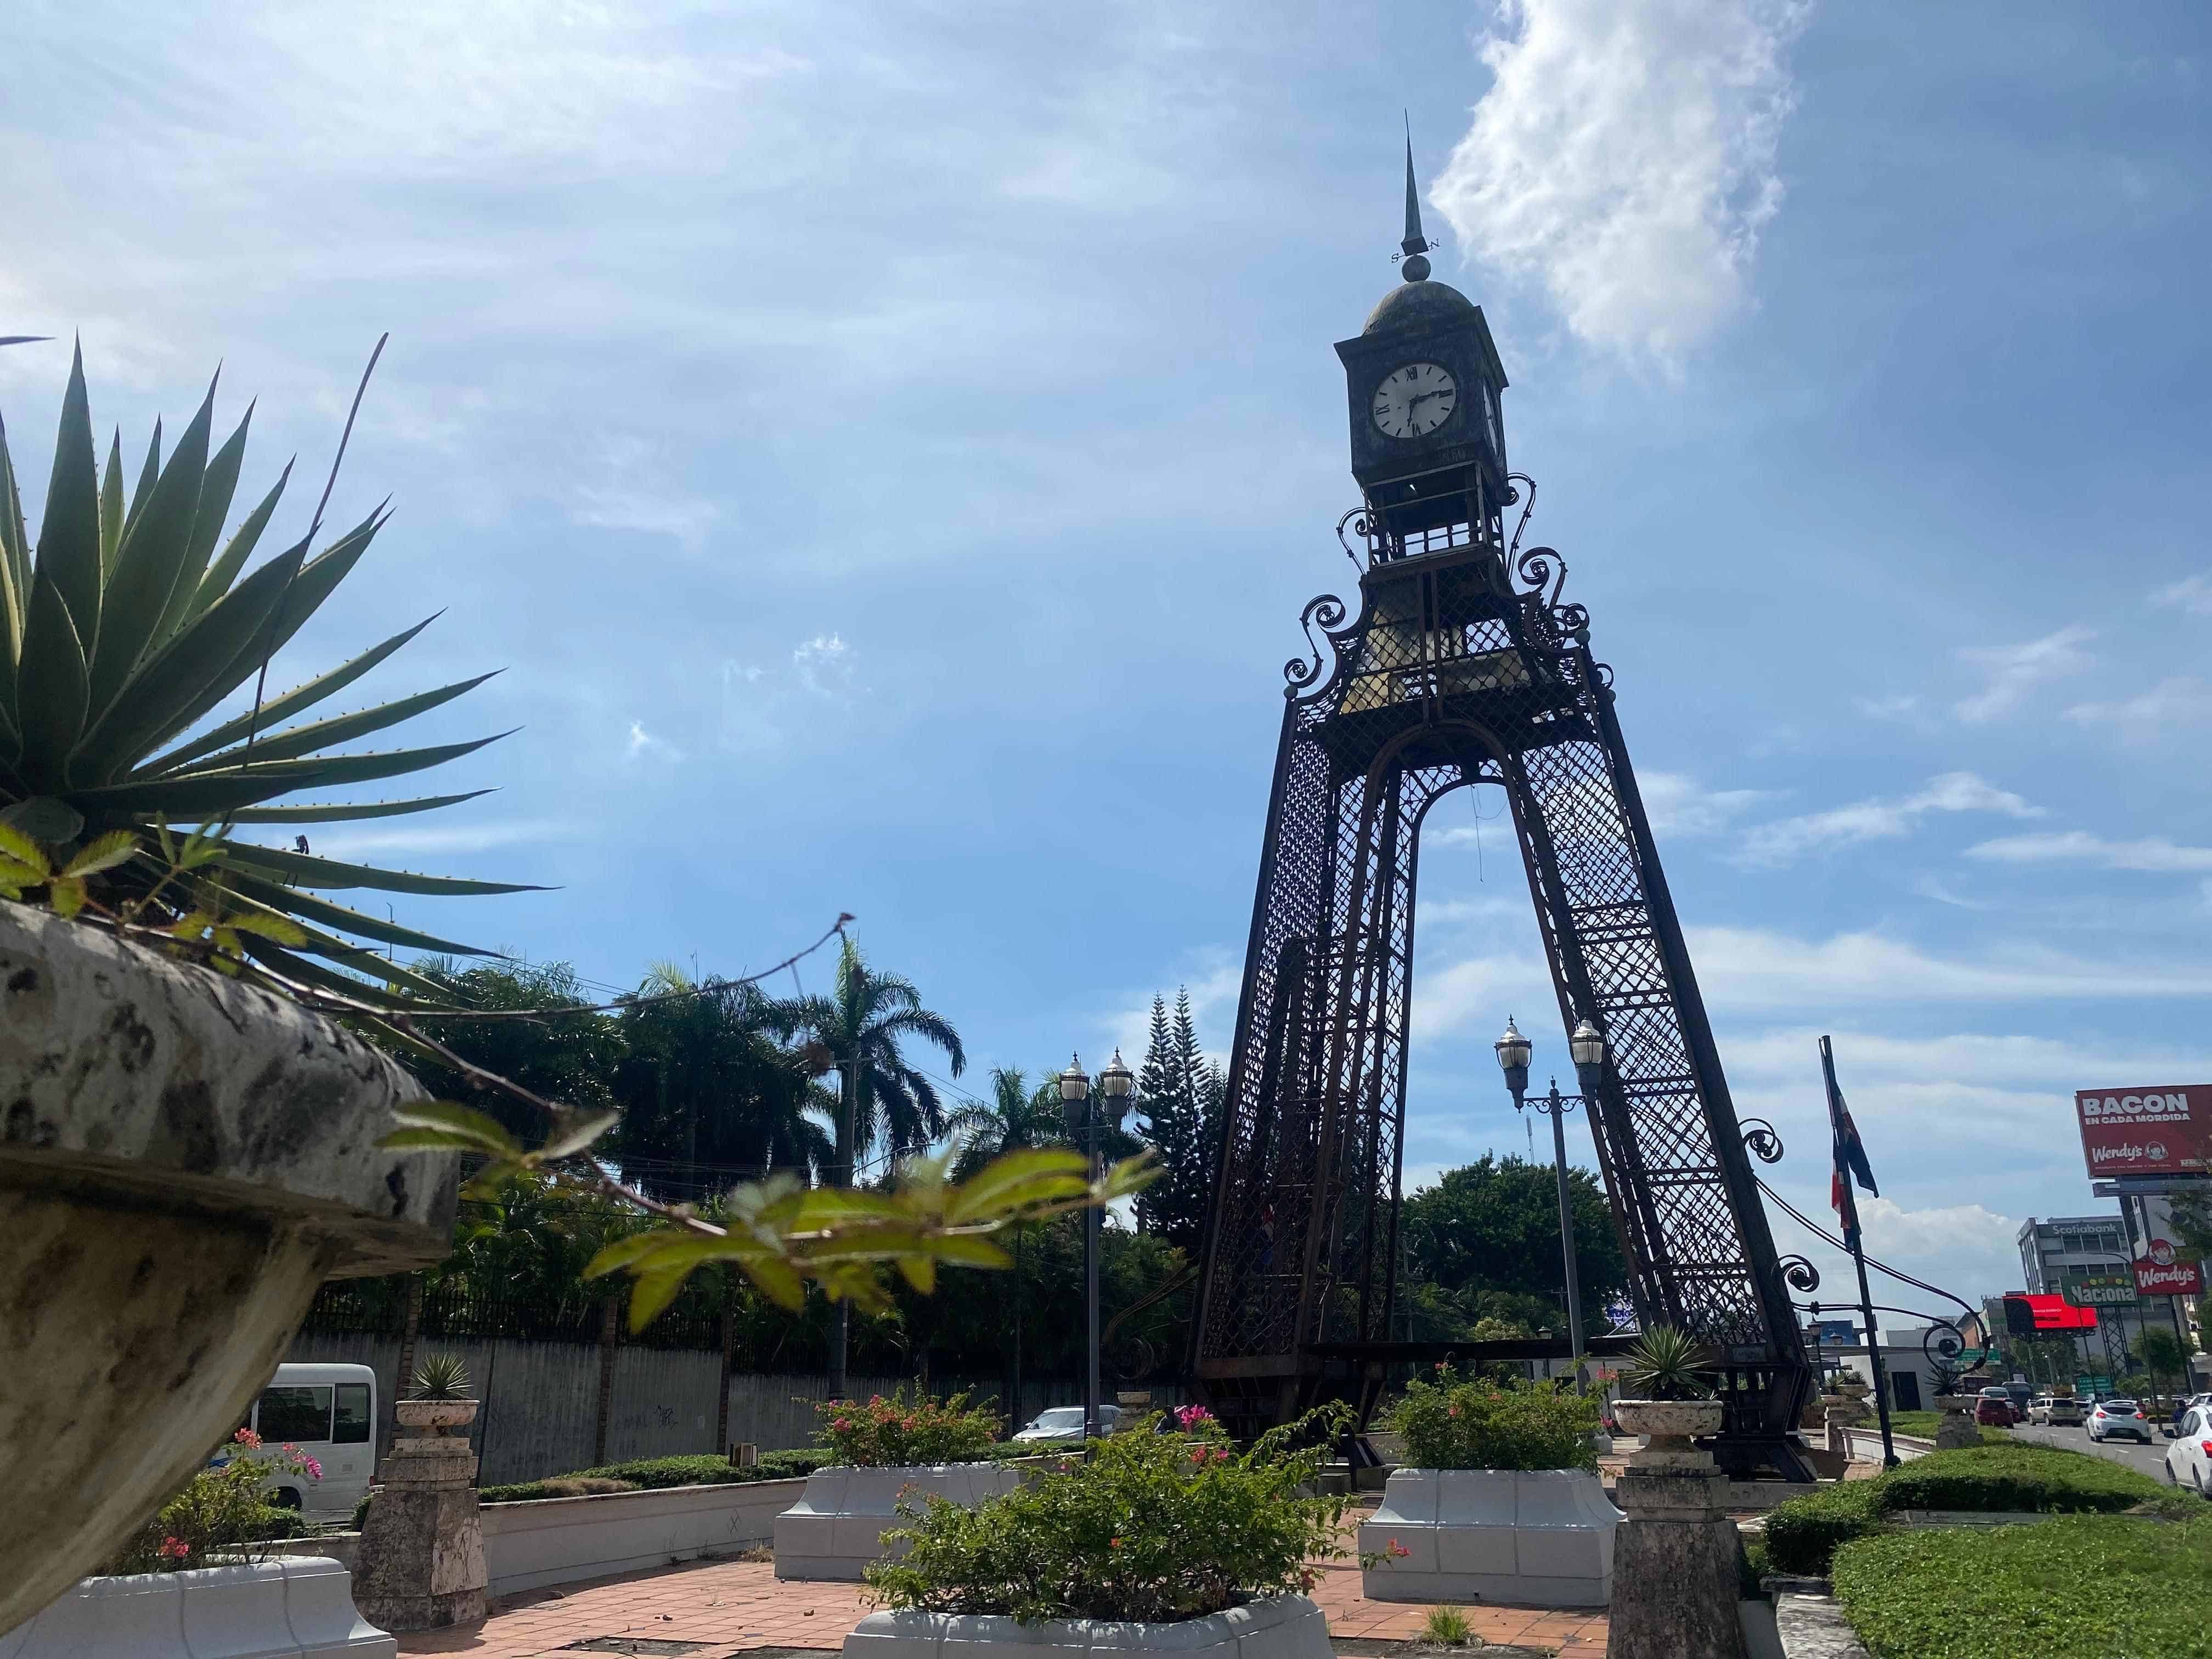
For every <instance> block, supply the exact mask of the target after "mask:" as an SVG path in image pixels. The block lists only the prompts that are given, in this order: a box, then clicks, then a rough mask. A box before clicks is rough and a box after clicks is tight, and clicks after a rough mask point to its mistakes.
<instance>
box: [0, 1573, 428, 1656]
mask: <svg viewBox="0 0 2212 1659" xmlns="http://www.w3.org/2000/svg"><path fill="white" fill-rule="evenodd" d="M398 1651H399V1644H398V1643H397V1642H395V1641H393V1640H392V1638H390V1637H389V1636H386V1634H385V1633H384V1632H382V1631H380V1630H379V1629H377V1628H376V1626H374V1625H372V1624H370V1623H369V1622H368V1620H365V1619H363V1618H362V1616H361V1615H360V1614H359V1613H356V1611H354V1605H353V1594H352V1585H351V1582H350V1580H349V1577H348V1576H347V1573H346V1570H345V1569H344V1568H343V1567H342V1566H340V1565H338V1564H337V1562H335V1561H329V1560H321V1559H315V1558H313V1557H305V1556H279V1557H276V1558H275V1559H271V1560H267V1561H244V1562H240V1563H239V1564H237V1565H234V1566H226V1567H201V1568H197V1569H195V1570H194V1571H191V1572H147V1573H134V1574H131V1576H129V1577H122V1578H86V1579H82V1580H81V1581H79V1583H78V1584H77V1586H76V1589H72V1590H70V1591H68V1592H66V1593H64V1595H63V1596H62V1597H61V1599H60V1600H59V1601H56V1602H54V1603H53V1604H52V1606H50V1607H47V1608H46V1610H45V1611H44V1612H43V1613H39V1614H38V1615H37V1616H36V1617H34V1618H33V1619H31V1620H29V1621H28V1622H27V1623H25V1624H22V1625H19V1626H16V1628H15V1630H13V1631H11V1632H9V1633H8V1634H7V1635H5V1636H0V1659H341V1656H343V1659H392V1656H394V1655H396V1654H398Z"/></svg>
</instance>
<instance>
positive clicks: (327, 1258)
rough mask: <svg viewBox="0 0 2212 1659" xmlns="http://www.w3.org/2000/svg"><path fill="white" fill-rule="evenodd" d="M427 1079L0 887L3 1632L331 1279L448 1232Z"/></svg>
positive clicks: (242, 1404)
mask: <svg viewBox="0 0 2212 1659" xmlns="http://www.w3.org/2000/svg"><path fill="white" fill-rule="evenodd" d="M421 1096H422V1090H421V1089H420V1088H419V1087H418V1086H417V1085H416V1084H415V1083H414V1082H413V1081H412V1080H411V1079H409V1078H408V1077H407V1076H406V1075H405V1073H403V1072H401V1071H400V1070H399V1068H398V1066H395V1065H393V1064H392V1061H391V1060H389V1059H387V1058H386V1056H385V1055H383V1054H381V1053H380V1052H378V1051H377V1050H376V1049H374V1048H370V1047H369V1046H368V1044H367V1043H365V1042H362V1040H361V1039H360V1038H359V1037H357V1036H354V1035H353V1034H352V1033H350V1032H348V1031H345V1030H341V1029H340V1028H339V1027H337V1026H336V1025H334V1024H331V1023H330V1022H329V1021H327V1020H324V1019H321V1018H318V1017H316V1016H314V1015H312V1014H309V1013H307V1012H304V1011H303V1010H301V1008H299V1007H298V1006H295V1005H294V1004H292V1003H289V1002H286V1001H284V1000H281V999H279V998H277V997H274V996H271V995H270V994H267V993H265V992H262V991H257V990H254V989H252V987H247V986H244V985H240V984H239V983H238V982H237V981H234V980H230V979H226V978H224V977H223V976H222V975H219V974H215V973H211V972H209V971H207V970H206V969H200V968H196V967H192V966H190V965H189V964H186V963H179V962H175V961H173V960H171V959H170V958H168V957H164V956H161V955H158V954H156V953H154V952H152V951H145V950H142V949H140V948H139V947H137V946H135V945H124V944H122V943H121V942H119V941H118V940H117V939H113V938H112V937H111V936H109V935H107V934H106V933H102V932H100V931H99V930H98V929H96V928H94V927H88V926H83V925H81V924H78V923H76V922H68V921H61V920H60V919H58V918H57V917H54V916H52V915H46V913H44V912H42V911H40V910H36V909H33V908H31V907H30V906H28V905H22V904H14V903H0V1103H4V1104H0V1284H4V1285H7V1287H8V1296H9V1307H8V1315H7V1317H5V1318H4V1319H0V1463H4V1465H5V1467H6V1468H7V1470H8V1475H9V1502H8V1504H6V1505H5V1507H4V1508H0V1562H4V1563H5V1564H6V1567H7V1571H5V1572H4V1573H0V1632H4V1631H7V1630H9V1629H12V1628H13V1627H15V1626H17V1625H19V1624H21V1622H22V1621H23V1620H26V1619H27V1618H29V1617H30V1616H31V1615H32V1614H33V1613H36V1612H38V1610H39V1609H40V1608H41V1607H45V1606H46V1603H48V1602H49V1601H52V1600H53V1599H54V1598H55V1597H56V1596H58V1595H61V1594H62V1593H63V1592H64V1590H66V1589H68V1588H69V1587H70V1584H71V1583H74V1582H75V1581H76V1580H77V1579H78V1578H80V1577H82V1576H83V1575H84V1574H85V1573H86V1572H87V1571H90V1570H92V1569H94V1568H97V1567H98V1566H99V1565H100V1564H101V1563H102V1562H103V1561H104V1560H105V1559H106V1558H107V1557H108V1556H109V1554H110V1553H112V1551H113V1550H114V1549H115V1548H116V1547H117V1546H118V1544H120V1543H121V1541H122V1540H123V1538H124V1537H125V1534H127V1533H129V1532H130V1530H131V1528H133V1527H135V1526H137V1524H138V1523H139V1522H141V1521H143V1520H144V1519H145V1517H146V1516H147V1515H148V1514H149V1512H151V1511H152V1510H154V1509H155V1507H156V1506H157V1505H158V1504H160V1503H161V1500H162V1499H163V1498H166V1497H167V1495H168V1494H169V1493H170V1492H173V1491H175V1490H176V1488H177V1487H179V1486H181V1485H183V1484H184V1482H185V1479H186V1477H187V1476H189V1475H190V1474H191V1472H192V1471H193V1470H194V1469H195V1468H197V1467H198V1466H199V1465H200V1463H201V1462H203V1461H204V1460H205V1458H206V1457H207V1455H208V1452H209V1449H210V1448H211V1447H213V1446H214V1445H215V1444H216V1443H217V1442H218V1441H220V1440H221V1439H222V1437H223V1436H224V1435H226V1434H228V1432H229V1431H230V1429H231V1427H232V1426H233V1425H234V1424H235V1423H237V1422H238V1420H239V1419H240V1417H241V1416H242V1415H243V1414H244V1413H245V1411H246V1406H247V1405H248V1404H249V1403H250V1402H251V1401H252V1398H253V1395H254V1393H255V1391H256V1390H258V1389H259V1388H260V1387H261V1386H262V1385H263V1384H264V1383H266V1382H268V1380H269V1378H270V1376H271V1375H272V1374H273V1373H274V1372H275V1371H276V1364H277V1361H278V1360H279V1359H280V1358H283V1352H284V1347H285V1344H286V1343H287V1342H289V1340H291V1336H292V1332H293V1330H294V1328H295V1327H296V1326H297V1325H298V1324H299V1322H300V1318H301V1315H303V1314H304V1313H306V1311H307V1304H308V1303H309V1302H310V1301H312V1300H313V1297H314V1294H315V1289H316V1286H317V1285H320V1284H321V1283H322V1281H323V1280H324V1279H326V1278H330V1277H333V1276H340V1277H343V1276H349V1275H357V1274H365V1273H393V1272H398V1271H402V1270H404V1269H406V1268H410V1267H419V1266H422V1265H423V1264H425V1263H428V1262H432V1261H439V1260H441V1259H442V1258H443V1257H444V1256H445V1255H447V1253H448V1252H449V1251H450V1249H452V1229H453V1197H454V1186H455V1170H456V1163H457V1161H456V1160H455V1159H454V1158H452V1157H450V1156H446V1155H437V1156H431V1157H425V1156H422V1155H420V1154H410V1155H407V1156H404V1157H403V1156H401V1155H399V1154H397V1153H392V1152H379V1151H378V1150H377V1149H376V1142H377V1140H378V1139H379V1138H380V1136H381V1135H382V1134H383V1133H384V1132H385V1131H386V1129H387V1128H389V1127H391V1122H392V1108H393V1107H394V1106H395V1105H397V1104H398V1103H401V1102H403V1101H407V1100H412V1099H417V1098H420V1097H421Z"/></svg>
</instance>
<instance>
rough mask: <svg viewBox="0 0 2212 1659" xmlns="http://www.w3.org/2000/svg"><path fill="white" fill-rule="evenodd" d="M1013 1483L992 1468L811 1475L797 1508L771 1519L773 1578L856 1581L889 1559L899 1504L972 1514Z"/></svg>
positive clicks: (900, 1520) (1015, 1481)
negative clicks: (926, 1502) (932, 1504)
mask: <svg viewBox="0 0 2212 1659" xmlns="http://www.w3.org/2000/svg"><path fill="white" fill-rule="evenodd" d="M1020 1483H1021V1476H1020V1474H1018V1473H1017V1472H1016V1471H1015V1470H1012V1469H1010V1468H1005V1467H1003V1466H1001V1465H1000V1464H997V1463H939V1464H938V1465H937V1466H936V1467H934V1468H923V1467H921V1466H915V1467H913V1468H892V1469H856V1468H829V1469H817V1470H815V1472H814V1473H813V1474H810V1475H808V1476H807V1477H806V1490H805V1492H802V1493H800V1494H799V1501H798V1502H797V1503H796V1504H793V1505H792V1506H791V1507H790V1508H789V1509H787V1510H785V1511H784V1512H783V1513H782V1514H781V1515H779V1516H776V1517H775V1576H776V1577H779V1578H836V1579H844V1580H848V1581H857V1580H858V1579H859V1578H860V1577H861V1576H862V1574H863V1573H864V1572H865V1571H866V1569H867V1565H868V1563H869V1562H871V1561H877V1560H880V1559H883V1557H884V1555H885V1554H887V1553H889V1552H888V1551H886V1550H885V1548H884V1542H883V1534H884V1533H885V1532H888V1531H889V1530H890V1528H893V1527H902V1526H904V1525H906V1524H907V1522H906V1517H905V1516H902V1515H901V1514H900V1513H899V1512H898V1506H899V1504H901V1503H902V1502H903V1503H907V1504H911V1505H912V1506H914V1507H915V1508H916V1509H919V1508H921V1500H922V1499H923V1498H932V1497H934V1498H944V1499H945V1500H946V1501H947V1502H950V1503H954V1504H960V1505H961V1506H962V1507H963V1508H964V1509H971V1510H972V1509H975V1508H978V1507H980V1506H981V1505H982V1504H986V1503H987V1502H989V1501H990V1500H991V1499H992V1498H996V1497H998V1496H999V1495H1000V1493H1002V1492H1012V1491H1013V1489H1014V1488H1015V1487H1016V1486H1018V1485H1019V1484H1020ZM1010 1622H1011V1621H1010Z"/></svg>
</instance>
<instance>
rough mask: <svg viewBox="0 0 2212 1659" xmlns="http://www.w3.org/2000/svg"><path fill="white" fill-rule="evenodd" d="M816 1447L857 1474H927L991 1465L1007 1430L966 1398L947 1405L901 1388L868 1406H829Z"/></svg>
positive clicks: (823, 1410)
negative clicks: (948, 1466) (939, 1467)
mask: <svg viewBox="0 0 2212 1659" xmlns="http://www.w3.org/2000/svg"><path fill="white" fill-rule="evenodd" d="M814 1409H815V1411H816V1412H817V1413H818V1414H819V1415H820V1417H821V1419H822V1425H821V1428H820V1430H819V1431H817V1435H816V1443H817V1445H818V1446H819V1447H820V1448H821V1449H822V1450H823V1452H824V1453H826V1454H827V1455H828V1460H829V1462H830V1463H831V1464H842V1465H844V1466H846V1467H848V1468H858V1469H891V1468H928V1467H930V1466H931V1465H933V1464H938V1463H981V1462H987V1460H988V1459H989V1458H990V1457H991V1456H992V1455H993V1452H994V1449H995V1448H996V1447H997V1445H998V1443H999V1438H1000V1432H1001V1431H1002V1430H1003V1428H1004V1427H1005V1423H1004V1419H1001V1418H1000V1416H999V1414H998V1413H996V1412H994V1411H992V1410H990V1409H989V1408H987V1407H980V1406H970V1405H969V1403H968V1396H967V1395H965V1394H956V1395H951V1396H950V1397H949V1398H947V1399H945V1400H933V1399H931V1398H930V1397H929V1396H928V1395H920V1394H917V1395H914V1396H913V1397H911V1398H910V1397H908V1394H907V1391H906V1389H903V1388H901V1389H898V1390H897V1391H896V1393H894V1394H893V1395H891V1396H890V1399H888V1400H886V1399H884V1396H883V1395H875V1396H874V1397H873V1398H872V1399H871V1400H870V1401H868V1403H867V1404H866V1405H865V1406H862V1405H857V1404H854V1402H853V1401H844V1400H826V1401H822V1402H821V1403H820V1404H818V1405H817V1406H816V1407H815V1408H814Z"/></svg>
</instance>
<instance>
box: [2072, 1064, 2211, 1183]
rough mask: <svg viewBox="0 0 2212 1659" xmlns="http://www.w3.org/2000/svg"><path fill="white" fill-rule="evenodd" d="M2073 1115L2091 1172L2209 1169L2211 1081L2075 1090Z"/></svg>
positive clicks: (2188, 1172)
mask: <svg viewBox="0 0 2212 1659" xmlns="http://www.w3.org/2000/svg"><path fill="white" fill-rule="evenodd" d="M2074 1113H2075V1117H2076V1118H2077V1119H2079V1120H2080V1122H2081V1156H2082V1158H2083V1160H2084V1161H2085V1162H2086V1163H2087V1164H2088V1166H2089V1173H2090V1174H2091V1175H2092V1176H2126V1175H2204V1174H2207V1173H2212V1083H2200V1084H2194V1085H2168V1086H2165V1087H2160V1088H2156V1089H2135V1088H2131V1089H2081V1090H2077V1091H2075V1096H2074Z"/></svg>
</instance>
